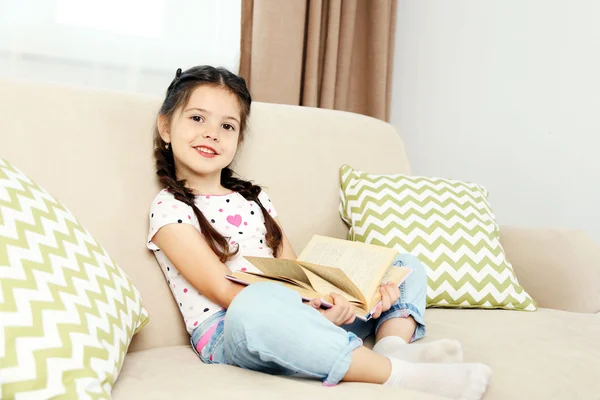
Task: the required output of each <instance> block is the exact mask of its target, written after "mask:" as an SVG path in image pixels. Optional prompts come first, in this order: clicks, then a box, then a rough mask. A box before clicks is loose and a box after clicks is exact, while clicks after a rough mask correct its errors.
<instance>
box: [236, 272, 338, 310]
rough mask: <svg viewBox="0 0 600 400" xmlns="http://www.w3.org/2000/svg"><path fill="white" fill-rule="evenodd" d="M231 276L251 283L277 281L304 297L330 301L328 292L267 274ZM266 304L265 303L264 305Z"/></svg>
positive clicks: (241, 273)
mask: <svg viewBox="0 0 600 400" xmlns="http://www.w3.org/2000/svg"><path fill="white" fill-rule="evenodd" d="M231 276H233V277H234V278H237V279H239V280H240V281H242V282H245V283H247V284H252V283H257V282H277V283H280V284H282V285H283V286H285V287H287V288H289V289H292V290H293V291H295V292H297V293H299V294H300V296H302V297H304V298H305V299H308V300H310V299H314V298H317V297H318V298H321V297H322V298H324V299H325V300H326V301H329V302H330V301H332V298H331V296H329V293H319V292H316V291H314V290H310V289H305V288H303V287H300V286H296V285H294V284H291V283H288V282H285V281H281V280H278V279H272V278H271V277H268V276H264V275H262V276H261V275H258V274H251V273H247V272H239V271H238V272H233V273H231ZM265 306H266V305H265Z"/></svg>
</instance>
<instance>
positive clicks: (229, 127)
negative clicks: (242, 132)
mask: <svg viewBox="0 0 600 400" xmlns="http://www.w3.org/2000/svg"><path fill="white" fill-rule="evenodd" d="M223 129H225V130H226V131H235V127H234V126H233V125H231V124H223Z"/></svg>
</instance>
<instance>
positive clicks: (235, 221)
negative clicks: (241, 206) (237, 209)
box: [227, 214, 242, 228]
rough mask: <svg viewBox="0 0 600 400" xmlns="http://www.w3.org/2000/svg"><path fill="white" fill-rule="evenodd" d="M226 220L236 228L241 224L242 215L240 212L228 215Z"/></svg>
mask: <svg viewBox="0 0 600 400" xmlns="http://www.w3.org/2000/svg"><path fill="white" fill-rule="evenodd" d="M227 222H229V223H230V224H231V225H235V227H236V228H237V227H239V226H240V225H241V224H242V216H241V215H240V214H235V215H230V216H228V217H227Z"/></svg>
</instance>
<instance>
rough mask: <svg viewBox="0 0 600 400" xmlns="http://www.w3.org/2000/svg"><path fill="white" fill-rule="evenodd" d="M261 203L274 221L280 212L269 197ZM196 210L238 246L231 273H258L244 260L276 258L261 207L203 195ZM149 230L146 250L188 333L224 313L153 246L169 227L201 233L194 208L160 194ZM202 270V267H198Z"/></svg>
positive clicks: (239, 197) (229, 197)
mask: <svg viewBox="0 0 600 400" xmlns="http://www.w3.org/2000/svg"><path fill="white" fill-rule="evenodd" d="M258 199H259V200H260V202H261V203H262V205H263V206H264V207H265V209H267V210H268V212H269V213H270V215H271V216H272V217H273V218H275V217H276V216H277V212H276V211H275V208H274V207H273V205H272V203H271V199H270V198H269V196H268V195H267V194H266V193H265V192H264V191H262V192H261V193H260V195H259V196H258ZM196 206H197V207H198V209H200V211H202V214H203V215H204V217H205V218H206V219H207V221H208V222H209V223H211V224H212V225H213V227H214V228H215V229H216V230H217V232H219V233H220V234H221V235H223V237H225V238H226V239H227V240H228V241H229V244H230V245H231V246H238V247H239V251H238V253H237V254H236V255H235V256H234V257H232V259H230V260H229V261H227V262H226V265H227V266H228V267H229V269H230V270H231V271H253V272H259V271H258V270H257V269H256V268H255V267H254V266H253V265H252V264H250V263H249V262H248V261H246V260H244V259H243V258H242V257H243V256H256V257H273V252H272V250H271V249H270V248H269V247H268V246H267V245H266V240H265V235H266V233H267V229H266V227H265V220H264V217H263V214H262V212H261V210H260V207H259V206H258V204H257V203H256V202H254V201H248V200H246V199H245V198H244V197H243V196H242V195H240V194H239V193H237V192H232V193H229V194H226V195H202V196H197V197H196ZM149 219H150V227H149V232H148V242H147V246H148V248H149V249H150V250H152V251H153V252H154V256H155V257H156V260H157V261H158V263H159V264H160V267H161V269H162V271H163V273H164V275H165V279H166V280H167V283H168V284H169V288H170V289H171V293H172V294H173V297H174V298H175V301H176V302H177V305H178V306H179V310H180V311H181V315H182V317H183V319H184V321H185V325H186V327H187V330H188V332H189V333H190V334H191V333H192V332H193V331H194V329H195V328H196V327H197V326H198V325H199V324H200V323H202V321H204V320H205V319H207V318H208V317H210V316H211V315H213V314H214V313H216V312H218V311H220V310H221V306H219V305H217V304H215V303H213V302H212V301H210V300H209V299H208V298H206V297H204V296H203V295H202V293H200V292H199V291H198V290H197V289H195V288H194V287H193V286H192V285H191V284H190V283H189V282H188V281H187V280H186V279H185V278H184V277H183V275H181V273H180V272H179V271H177V268H176V267H175V266H174V265H173V263H171V261H170V260H169V259H168V258H167V257H166V256H165V254H164V253H163V252H162V251H161V250H160V249H159V248H158V246H156V244H154V242H152V238H153V237H154V235H155V234H156V232H158V230H159V229H160V228H162V227H163V226H165V225H169V224H188V225H192V226H194V227H195V228H196V229H197V230H198V231H200V225H199V223H198V219H197V218H196V215H195V214H194V212H193V210H192V208H191V207H190V206H188V205H186V204H185V203H182V202H181V201H179V200H176V199H175V197H174V196H173V195H172V194H171V193H169V192H168V191H167V190H161V191H160V193H159V194H158V195H157V196H156V197H155V198H154V201H153V202H152V206H151V207H150V214H149ZM198 268H202V266H198Z"/></svg>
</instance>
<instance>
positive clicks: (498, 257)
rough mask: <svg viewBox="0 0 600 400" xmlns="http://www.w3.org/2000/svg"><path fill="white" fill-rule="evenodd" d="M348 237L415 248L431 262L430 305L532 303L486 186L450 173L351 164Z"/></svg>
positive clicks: (345, 200)
mask: <svg viewBox="0 0 600 400" xmlns="http://www.w3.org/2000/svg"><path fill="white" fill-rule="evenodd" d="M340 175H341V194H340V198H341V201H340V214H341V216H342V218H343V219H344V221H345V222H346V223H347V224H348V225H349V226H350V231H349V239H350V240H355V241H359V242H365V243H373V244H377V245H382V246H387V247H394V248H396V249H398V250H399V251H400V252H406V253H412V254H413V255H415V256H417V257H418V258H419V259H420V260H421V261H422V262H423V264H425V266H426V267H427V276H428V287H427V305H428V306H430V307H431V306H438V307H453V308H459V307H461V308H462V307H464V308H504V309H517V310H528V311H533V310H535V309H536V308H537V306H536V303H535V302H534V300H533V299H532V298H531V297H530V296H529V295H528V294H527V292H526V291H525V290H524V289H523V287H521V286H520V285H519V282H518V280H517V277H516V276H515V274H514V272H513V269H512V266H511V264H510V263H509V262H508V260H506V257H505V255H504V250H503V249H502V246H501V245H500V239H499V233H498V232H499V226H498V224H497V223H496V220H495V216H494V214H493V213H492V209H491V207H490V204H489V202H488V199H487V197H488V193H487V191H486V189H485V188H483V187H482V186H480V185H477V184H474V183H466V182H460V181H456V180H450V179H440V178H425V177H418V176H407V175H400V174H398V175H374V174H368V173H365V172H362V171H358V170H355V169H352V168H351V167H349V166H348V165H344V166H343V167H342V168H341V170H340Z"/></svg>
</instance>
